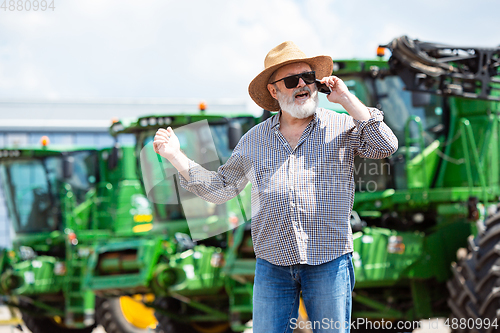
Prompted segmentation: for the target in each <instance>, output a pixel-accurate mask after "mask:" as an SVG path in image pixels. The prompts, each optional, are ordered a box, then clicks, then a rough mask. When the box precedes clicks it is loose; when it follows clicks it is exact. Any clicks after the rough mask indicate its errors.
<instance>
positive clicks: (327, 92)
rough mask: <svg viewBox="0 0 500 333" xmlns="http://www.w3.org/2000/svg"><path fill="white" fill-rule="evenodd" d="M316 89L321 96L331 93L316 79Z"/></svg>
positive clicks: (328, 88)
mask: <svg viewBox="0 0 500 333" xmlns="http://www.w3.org/2000/svg"><path fill="white" fill-rule="evenodd" d="M316 87H317V88H318V91H319V92H320V93H323V94H327V95H328V94H329V93H331V92H332V91H331V90H330V87H328V86H327V85H326V84H324V83H321V81H320V80H318V79H316Z"/></svg>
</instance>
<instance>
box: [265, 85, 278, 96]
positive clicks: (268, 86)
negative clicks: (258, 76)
mask: <svg viewBox="0 0 500 333" xmlns="http://www.w3.org/2000/svg"><path fill="white" fill-rule="evenodd" d="M267 90H269V93H270V94H271V96H273V98H274V99H278V94H277V93H276V87H275V86H274V84H270V83H268V84H267Z"/></svg>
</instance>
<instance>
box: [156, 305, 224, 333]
mask: <svg viewBox="0 0 500 333" xmlns="http://www.w3.org/2000/svg"><path fill="white" fill-rule="evenodd" d="M155 303H156V305H157V306H159V307H161V308H162V309H165V310H167V311H169V312H173V313H179V314H183V312H182V307H181V302H180V301H178V300H177V299H175V298H171V297H162V298H158V299H156V300H155ZM155 316H156V319H158V328H157V332H160V333H230V332H233V331H232V330H231V328H230V325H229V323H227V322H222V323H221V322H203V323H189V324H188V323H183V322H180V321H176V320H174V319H172V318H170V317H168V316H166V315H165V314H163V313H162V312H159V311H156V312H155Z"/></svg>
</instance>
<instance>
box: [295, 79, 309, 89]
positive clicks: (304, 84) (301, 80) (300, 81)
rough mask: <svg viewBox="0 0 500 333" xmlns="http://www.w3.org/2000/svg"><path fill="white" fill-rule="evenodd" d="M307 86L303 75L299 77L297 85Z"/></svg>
mask: <svg viewBox="0 0 500 333" xmlns="http://www.w3.org/2000/svg"><path fill="white" fill-rule="evenodd" d="M305 86H307V84H306V83H305V82H304V80H303V79H302V78H301V77H299V84H298V85H297V87H305Z"/></svg>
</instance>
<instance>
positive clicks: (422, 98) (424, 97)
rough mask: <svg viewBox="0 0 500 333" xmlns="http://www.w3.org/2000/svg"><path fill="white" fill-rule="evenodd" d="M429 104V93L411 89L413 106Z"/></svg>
mask: <svg viewBox="0 0 500 333" xmlns="http://www.w3.org/2000/svg"><path fill="white" fill-rule="evenodd" d="M429 104H431V94H429V93H424V92H416V91H412V93H411V105H412V106H413V107H414V108H419V107H423V106H427V105H429Z"/></svg>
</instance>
